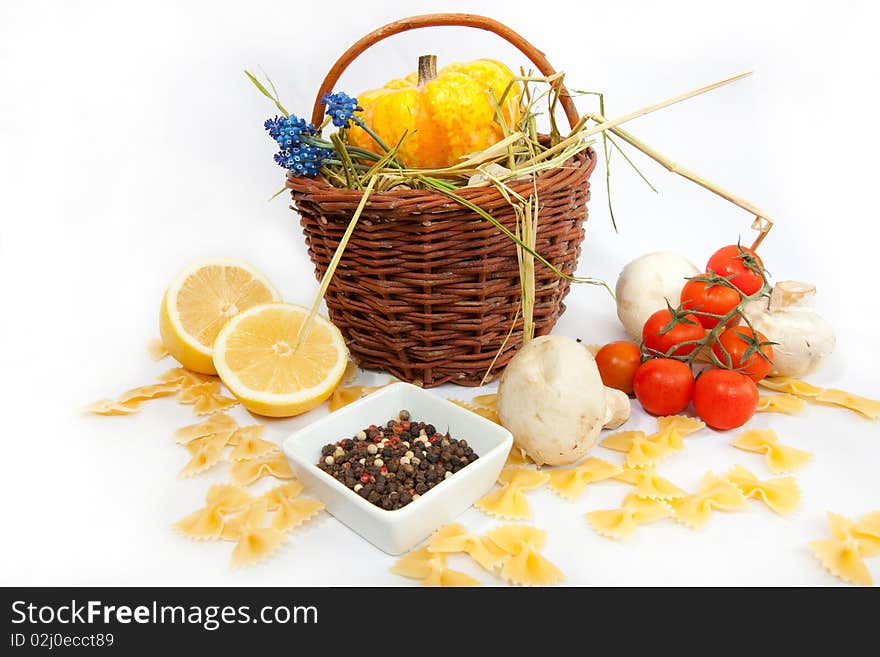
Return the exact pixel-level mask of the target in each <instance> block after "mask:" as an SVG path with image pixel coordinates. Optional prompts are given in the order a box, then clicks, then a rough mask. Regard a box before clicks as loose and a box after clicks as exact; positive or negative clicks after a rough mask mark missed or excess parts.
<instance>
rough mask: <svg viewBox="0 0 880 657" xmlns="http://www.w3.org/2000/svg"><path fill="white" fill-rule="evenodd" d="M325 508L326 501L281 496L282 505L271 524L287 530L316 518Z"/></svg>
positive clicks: (281, 529) (278, 528)
mask: <svg viewBox="0 0 880 657" xmlns="http://www.w3.org/2000/svg"><path fill="white" fill-rule="evenodd" d="M323 509H324V503H323V502H320V501H318V500H313V499H311V498H308V497H297V498H288V497H283V498H281V505H280V507H279V508H278V510H277V511H276V512H275V515H274V516H273V517H272V522H271V523H269V526H270V527H272V528H273V529H277V530H278V531H282V532H286V531H289V530H291V529H293V528H294V527H299V526H300V525H301V524H303V523H304V522H306V521H307V520H311V519H312V518H314V517H315V516H316V515H317V514H318V513H319V512H320V511H321V510H323Z"/></svg>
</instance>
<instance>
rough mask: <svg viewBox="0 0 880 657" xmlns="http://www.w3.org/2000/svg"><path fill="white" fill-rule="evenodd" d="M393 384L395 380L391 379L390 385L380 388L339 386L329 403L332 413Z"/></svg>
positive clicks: (386, 384)
mask: <svg viewBox="0 0 880 657" xmlns="http://www.w3.org/2000/svg"><path fill="white" fill-rule="evenodd" d="M392 383H394V379H391V380H390V381H389V382H388V383H385V384H383V385H380V386H338V387H337V388H336V389H335V390H334V391H333V393H332V394H331V395H330V400H329V402H328V406H329V409H330V412H331V413H332V412H333V411H337V410H339V409H340V408H342V407H344V406H348V405H349V404H350V403H352V402H355V401H357V400H358V399H360V398H361V397H366V396H367V395H369V394H370V393H371V392H376V391H377V390H381V389H382V388H384V387H385V386H388V385H391V384H392Z"/></svg>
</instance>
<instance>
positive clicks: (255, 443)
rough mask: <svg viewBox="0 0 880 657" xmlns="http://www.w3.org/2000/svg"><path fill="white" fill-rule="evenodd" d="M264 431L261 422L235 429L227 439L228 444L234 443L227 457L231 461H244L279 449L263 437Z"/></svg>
mask: <svg viewBox="0 0 880 657" xmlns="http://www.w3.org/2000/svg"><path fill="white" fill-rule="evenodd" d="M265 431H266V427H264V426H263V425H261V424H252V425H250V426H246V427H241V428H240V429H236V430H235V432H233V434H232V436H231V437H230V440H229V444H230V445H235V447H234V448H233V449H232V451H231V452H230V453H229V459H230V460H231V461H246V460H248V459H254V458H257V457H258V456H264V455H266V454H271V453H273V452H277V451H279V450H280V449H281V448H280V447H279V446H278V444H277V443H273V442H272V441H270V440H264V439H263V434H264V433H265Z"/></svg>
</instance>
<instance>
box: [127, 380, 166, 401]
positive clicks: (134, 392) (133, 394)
mask: <svg viewBox="0 0 880 657" xmlns="http://www.w3.org/2000/svg"><path fill="white" fill-rule="evenodd" d="M178 390H179V388H178V387H177V385H175V384H173V383H154V384H152V385H149V386H138V387H137V388H132V389H131V390H126V391H125V392H123V393H122V394H121V395H119V399H118V401H119V402H120V403H122V404H127V403H128V402H133V401H139V402H140V401H147V400H148V399H157V398H159V397H170V396H171V395H174V394H177V391H178Z"/></svg>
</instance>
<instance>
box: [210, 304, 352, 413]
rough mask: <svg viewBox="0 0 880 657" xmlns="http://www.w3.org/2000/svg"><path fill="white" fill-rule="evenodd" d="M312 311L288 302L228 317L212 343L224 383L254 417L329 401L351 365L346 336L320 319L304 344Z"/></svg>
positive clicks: (286, 411)
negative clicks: (304, 331) (302, 330)
mask: <svg viewBox="0 0 880 657" xmlns="http://www.w3.org/2000/svg"><path fill="white" fill-rule="evenodd" d="M308 315H309V310H308V308H303V307H302V306H296V305H293V304H289V303H267V304H261V305H258V306H254V307H252V308H249V309H247V310H245V311H244V312H242V313H239V314H238V315H236V316H235V317H233V318H232V319H230V320H229V321H228V322H227V323H226V325H225V326H224V327H223V328H222V329H221V330H220V333H219V334H218V335H217V340H216V341H215V342H214V366H215V368H216V369H217V373H218V374H219V375H220V379H221V380H222V381H223V383H224V385H225V386H226V387H227V388H228V389H229V391H230V392H231V393H232V394H233V395H235V396H236V397H237V398H238V400H239V401H240V402H241V403H242V405H243V406H244V407H245V408H247V409H248V410H249V411H251V412H253V413H258V414H260V415H267V416H270V417H291V416H293V415H299V414H300V413H305V412H306V411H309V410H311V409H313V408H315V407H316V406H318V405H319V404H321V403H322V402H323V401H324V400H326V399H327V398H328V397H329V396H330V395H331V393H332V392H333V390H334V388H336V386H337V385H338V384H339V381H340V379H341V378H342V375H343V373H344V372H345V368H346V366H347V364H348V352H347V350H346V348H345V341H344V340H343V339H342V334H341V333H340V332H339V329H338V328H336V327H335V326H334V325H333V324H331V323H330V321H329V320H327V319H325V318H323V317H321V316H320V315H316V316H315V318H314V321H313V322H312V324H311V326H310V327H309V329H308V333H307V335H306V336H305V339H304V340H303V342H302V344H300V345H299V347H298V348H297V347H296V345H297V340H298V338H299V330H300V327H301V326H302V325H303V322H304V321H305V320H306V318H307V317H308Z"/></svg>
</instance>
